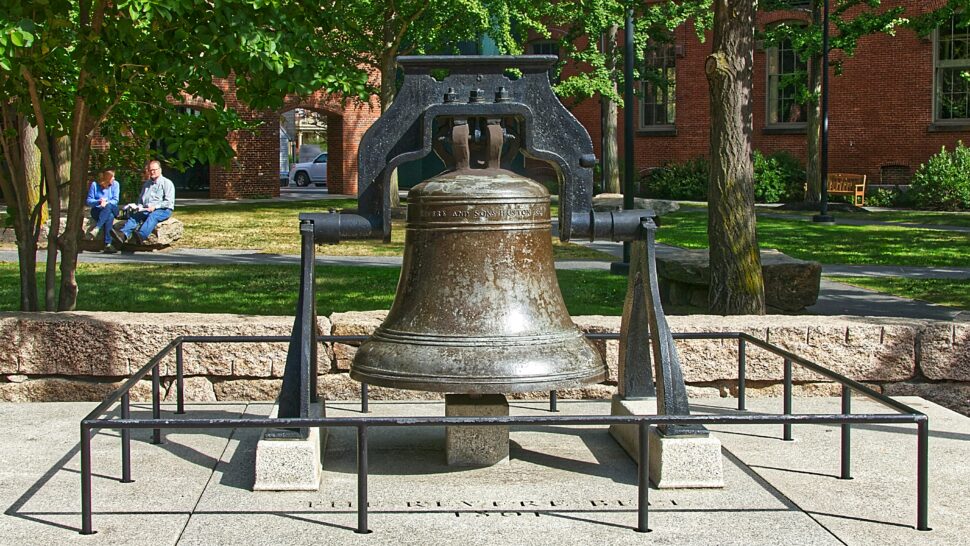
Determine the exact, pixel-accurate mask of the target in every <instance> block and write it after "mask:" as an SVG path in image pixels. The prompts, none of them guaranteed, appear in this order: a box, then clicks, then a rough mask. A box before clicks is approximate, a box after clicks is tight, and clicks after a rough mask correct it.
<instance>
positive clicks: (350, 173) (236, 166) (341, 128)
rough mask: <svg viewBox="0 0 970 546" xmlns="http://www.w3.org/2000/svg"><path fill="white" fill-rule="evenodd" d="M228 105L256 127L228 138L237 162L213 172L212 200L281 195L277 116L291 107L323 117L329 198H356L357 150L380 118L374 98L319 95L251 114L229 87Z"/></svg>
mask: <svg viewBox="0 0 970 546" xmlns="http://www.w3.org/2000/svg"><path fill="white" fill-rule="evenodd" d="M226 103H227V105H229V106H231V107H235V108H236V109H237V111H238V112H239V113H240V116H241V117H242V118H243V119H245V120H246V121H250V122H257V123H259V126H258V127H257V128H256V129H255V130H253V131H234V132H233V133H231V134H230V135H229V138H228V140H229V144H230V146H232V147H233V149H234V150H235V151H236V157H235V158H233V160H232V164H231V165H230V166H229V167H228V168H227V167H223V166H218V165H213V166H212V167H211V169H210V174H209V195H210V197H213V198H218V199H239V198H244V197H266V196H272V197H277V196H279V194H280V183H279V116H280V114H281V113H283V112H286V111H289V110H292V109H294V108H305V109H308V110H314V111H316V112H321V113H325V114H326V115H327V125H328V129H329V130H328V131H327V148H328V152H329V154H330V161H329V165H328V169H327V170H328V173H327V186H328V188H329V191H330V192H331V193H341V194H348V195H356V194H357V146H358V144H359V143H360V139H361V137H362V136H363V135H364V131H366V130H367V128H368V127H370V126H371V124H373V123H374V121H375V120H376V119H377V118H378V117H379V116H380V106H379V103H378V102H377V100H376V98H375V99H373V100H371V101H370V102H368V103H364V102H360V101H356V100H344V99H343V97H340V96H335V95H330V94H327V93H324V92H322V91H318V92H316V93H313V94H312V95H310V96H307V97H295V96H291V97H287V99H286V100H285V102H284V105H283V107H282V108H281V109H279V110H271V111H266V110H263V111H253V110H249V109H247V108H246V107H245V106H243V105H242V104H240V103H239V102H238V100H237V99H236V96H235V89H232V88H229V89H228V90H227V93H226Z"/></svg>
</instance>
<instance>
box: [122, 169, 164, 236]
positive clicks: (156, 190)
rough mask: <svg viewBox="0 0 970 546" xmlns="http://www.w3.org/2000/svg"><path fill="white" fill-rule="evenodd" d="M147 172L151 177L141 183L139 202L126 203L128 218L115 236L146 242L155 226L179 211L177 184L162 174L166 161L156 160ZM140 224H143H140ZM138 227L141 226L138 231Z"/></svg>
mask: <svg viewBox="0 0 970 546" xmlns="http://www.w3.org/2000/svg"><path fill="white" fill-rule="evenodd" d="M145 172H146V173H147V174H148V180H145V183H144V184H142V186H141V193H140V194H139V196H138V203H137V204H134V203H133V204H129V205H125V208H126V209H127V210H129V214H128V221H127V222H125V225H124V226H122V228H121V231H117V230H116V231H115V233H114V235H115V237H117V238H118V239H119V240H121V242H123V243H128V242H134V243H136V244H141V243H143V242H145V241H146V240H148V237H149V236H150V235H151V234H152V231H154V230H155V226H156V225H158V223H159V222H164V221H165V220H168V219H169V218H170V217H171V216H172V211H173V210H175V185H174V184H172V181H171V180H169V179H168V178H165V177H164V176H162V164H161V163H159V162H158V161H156V160H152V161H150V162H149V163H148V165H147V166H146V167H145ZM139 224H141V226H140V227H139ZM135 228H138V229H137V231H136V230H135ZM133 232H134V233H133ZM131 239H134V241H131Z"/></svg>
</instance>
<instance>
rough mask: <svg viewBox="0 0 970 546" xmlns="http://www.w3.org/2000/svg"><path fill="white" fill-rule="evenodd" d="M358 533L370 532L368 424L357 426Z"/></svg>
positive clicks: (356, 531)
mask: <svg viewBox="0 0 970 546" xmlns="http://www.w3.org/2000/svg"><path fill="white" fill-rule="evenodd" d="M354 532H355V533H358V534H362V535H364V534H367V533H370V529H368V528H367V426H366V425H360V426H358V427H357V529H356V530H355V531H354Z"/></svg>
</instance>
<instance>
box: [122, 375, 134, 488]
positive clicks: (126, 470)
mask: <svg viewBox="0 0 970 546" xmlns="http://www.w3.org/2000/svg"><path fill="white" fill-rule="evenodd" d="M121 418H122V419H130V418H131V399H130V396H129V395H128V393H127V392H126V393H125V394H123V395H121ZM132 481H134V480H132V479H131V429H130V428H123V429H121V483H131V482H132Z"/></svg>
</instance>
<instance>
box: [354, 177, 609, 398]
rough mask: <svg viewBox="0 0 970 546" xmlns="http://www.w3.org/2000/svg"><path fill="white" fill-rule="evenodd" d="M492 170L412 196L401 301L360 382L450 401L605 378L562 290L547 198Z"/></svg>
mask: <svg viewBox="0 0 970 546" xmlns="http://www.w3.org/2000/svg"><path fill="white" fill-rule="evenodd" d="M491 165H492V164H491V163H490V164H489V167H490V168H486V169H469V168H460V169H459V170H457V171H453V172H450V173H446V174H443V175H440V176H438V177H435V178H432V179H430V180H427V181H425V182H423V183H421V184H418V185H417V186H415V187H414V188H413V189H412V190H411V192H410V193H409V194H408V221H407V225H406V235H405V247H404V263H403V266H402V269H401V278H400V280H399V282H398V287H397V295H396V298H395V300H394V304H393V305H392V307H391V310H390V312H389V313H388V316H387V318H386V320H385V321H384V323H383V324H382V325H381V326H380V327H379V328H378V329H377V331H376V332H375V333H374V335H373V337H372V338H371V339H370V340H369V341H367V342H366V343H364V344H362V345H361V347H360V349H359V350H358V351H357V354H356V356H355V357H354V361H353V364H352V365H351V369H350V375H351V377H352V378H354V379H356V380H358V381H362V382H365V383H370V384H374V385H381V386H386V387H395V388H401V389H413V390H423V391H441V392H452V393H507V392H528V391H548V390H553V389H562V388H567V387H574V386H578V385H582V384H586V383H592V382H599V381H602V380H603V379H605V378H606V375H607V369H606V366H605V365H604V363H603V360H602V358H601V357H600V355H599V353H598V352H597V351H596V350H595V349H594V348H593V346H592V345H591V344H590V343H589V342H588V341H587V340H586V339H585V337H584V336H583V334H582V332H581V331H580V330H579V328H578V327H577V326H576V325H575V324H573V322H572V320H570V317H569V313H568V312H567V310H566V306H565V304H564V303H563V299H562V293H561V292H560V290H559V284H558V282H557V280H556V272H555V266H554V262H553V257H552V240H551V233H550V231H551V223H550V214H549V192H548V191H547V190H546V188H545V187H543V186H542V185H540V184H538V183H536V182H534V181H532V180H530V179H528V178H524V177H522V176H519V175H517V174H515V173H512V172H510V171H507V170H503V169H498V168H491Z"/></svg>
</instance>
